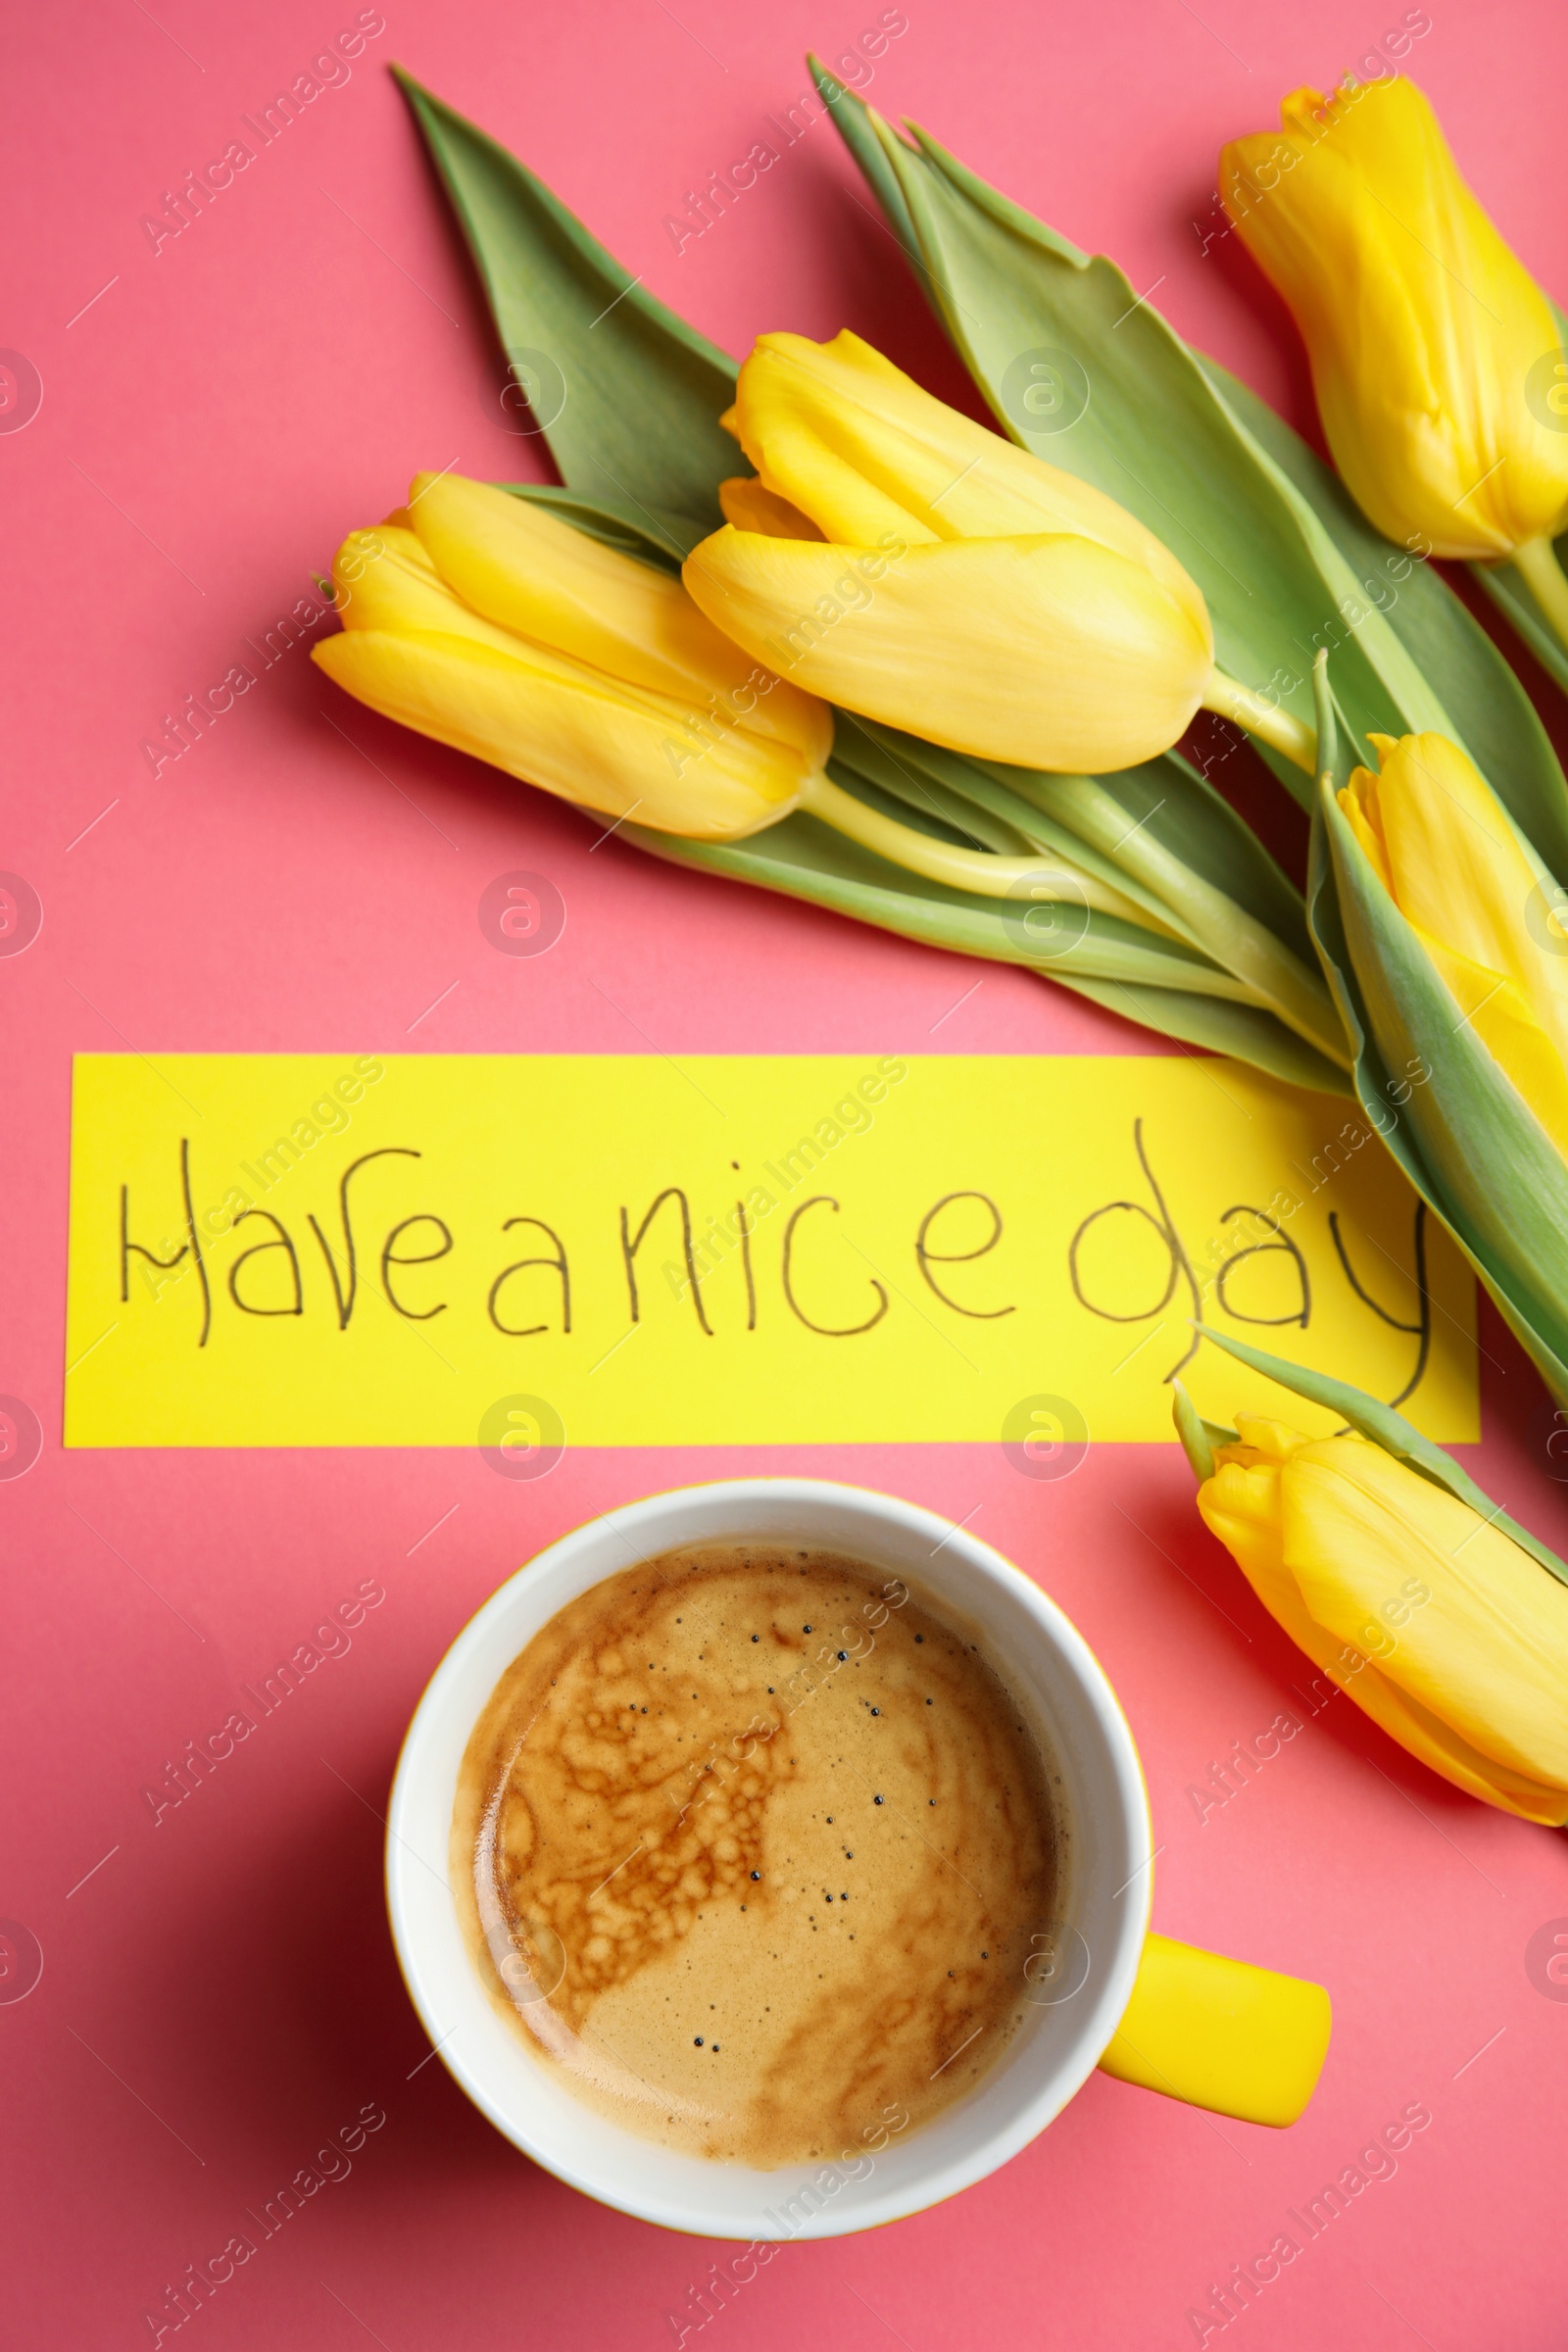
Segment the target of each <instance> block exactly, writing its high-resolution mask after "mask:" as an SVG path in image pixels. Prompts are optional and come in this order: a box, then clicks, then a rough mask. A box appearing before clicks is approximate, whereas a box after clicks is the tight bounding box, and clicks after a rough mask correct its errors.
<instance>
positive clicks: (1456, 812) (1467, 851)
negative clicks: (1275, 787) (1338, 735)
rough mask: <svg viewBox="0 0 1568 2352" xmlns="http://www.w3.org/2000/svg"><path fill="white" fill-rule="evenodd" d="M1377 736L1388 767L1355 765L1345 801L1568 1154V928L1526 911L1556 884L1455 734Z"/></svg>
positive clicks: (1474, 1019) (1452, 981) (1476, 1029)
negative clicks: (1566, 931)
mask: <svg viewBox="0 0 1568 2352" xmlns="http://www.w3.org/2000/svg"><path fill="white" fill-rule="evenodd" d="M1372 741H1373V743H1374V744H1375V745H1376V746H1377V751H1378V759H1379V764H1380V769H1381V772H1380V773H1379V774H1378V775H1375V776H1374V775H1373V774H1372V772H1371V770H1370V769H1369V768H1365V767H1358V768H1357V769H1356V770H1355V772H1354V774H1353V775H1352V776H1351V778H1350V781H1349V783H1348V786H1347V788H1346V789H1345V790H1344V791H1343V792H1342V793H1341V794H1340V796H1339V799H1340V807H1341V808H1342V809H1344V811H1345V814H1346V816H1347V818H1348V820H1349V824H1350V827H1351V830H1352V831H1353V832H1354V834H1355V837H1356V839H1357V840H1358V841H1359V843H1360V845H1361V847H1362V849H1363V850H1364V851H1365V852H1366V854H1367V857H1368V858H1369V859H1370V860H1371V862H1372V865H1373V867H1374V869H1375V871H1376V872H1377V874H1378V877H1379V879H1380V880H1381V881H1382V883H1383V886H1384V888H1385V889H1386V890H1387V891H1388V893H1389V895H1390V897H1391V898H1392V899H1393V901H1394V903H1395V905H1396V906H1397V907H1398V909H1399V911H1400V913H1401V914H1402V915H1404V917H1405V918H1406V920H1407V921H1408V922H1409V923H1410V924H1411V925H1412V926H1413V928H1414V930H1415V931H1416V933H1417V936H1418V937H1419V939H1420V941H1421V944H1422V946H1423V948H1424V949H1425V951H1426V953H1427V955H1428V956H1430V957H1431V959H1432V961H1433V963H1434V964H1435V965H1436V966H1437V969H1438V971H1439V973H1440V974H1441V975H1442V978H1443V980H1444V982H1445V984H1446V987H1447V989H1448V991H1449V993H1450V995H1451V996H1452V997H1453V999H1454V1002H1455V1004H1456V1005H1458V1006H1459V1008H1460V1011H1461V1013H1462V1015H1463V1016H1464V1025H1465V1026H1466V1027H1468V1028H1469V1029H1470V1030H1471V1031H1472V1032H1473V1033H1474V1035H1475V1036H1476V1037H1478V1038H1479V1039H1480V1041H1481V1043H1482V1044H1483V1045H1484V1046H1485V1047H1486V1048H1487V1050H1488V1052H1489V1053H1490V1054H1492V1055H1493V1057H1494V1059H1495V1060H1496V1061H1497V1062H1499V1063H1500V1064H1501V1066H1502V1068H1503V1070H1504V1071H1505V1072H1506V1074H1507V1076H1508V1077H1509V1078H1510V1079H1511V1080H1512V1082H1513V1084H1514V1086H1515V1087H1516V1088H1517V1090H1518V1092H1519V1093H1520V1094H1521V1095H1522V1096H1523V1097H1524V1100H1525V1102H1526V1103H1528V1104H1529V1106H1530V1108H1531V1109H1532V1110H1533V1111H1534V1113H1535V1115H1536V1117H1537V1118H1538V1119H1539V1120H1540V1122H1541V1124H1542V1126H1543V1127H1544V1128H1545V1130H1546V1132H1547V1134H1548V1135H1549V1136H1550V1137H1551V1139H1552V1141H1553V1142H1554V1144H1555V1145H1556V1147H1557V1149H1558V1151H1559V1152H1562V1154H1563V1156H1564V1158H1565V1159H1568V938H1564V937H1562V935H1561V934H1560V933H1554V931H1553V930H1552V929H1551V928H1550V927H1549V918H1548V917H1547V916H1546V915H1545V913H1544V912H1543V915H1542V919H1541V921H1540V923H1539V925H1538V926H1537V928H1538V929H1539V931H1540V933H1541V937H1539V938H1538V937H1537V936H1536V934H1535V932H1534V931H1533V930H1532V928H1531V926H1530V924H1529V923H1528V922H1527V919H1526V913H1527V909H1528V908H1529V907H1530V906H1531V903H1532V901H1533V900H1534V902H1535V903H1536V905H1537V906H1538V907H1542V908H1543V909H1544V908H1545V907H1547V906H1548V905H1549V904H1550V902H1551V901H1552V900H1553V899H1554V898H1555V896H1556V891H1555V885H1554V884H1553V883H1552V882H1551V878H1550V876H1549V875H1547V874H1546V873H1545V870H1544V867H1543V866H1542V865H1541V864H1540V862H1539V860H1537V859H1536V858H1534V856H1533V855H1532V854H1531V853H1529V852H1528V851H1527V849H1526V847H1525V845H1524V843H1523V841H1522V840H1521V837H1520V835H1519V834H1518V833H1517V832H1516V831H1515V830H1514V827H1513V826H1512V824H1511V823H1510V822H1509V820H1508V817H1507V815H1506V814H1505V813H1504V810H1503V809H1502V806H1501V803H1500V802H1499V801H1498V799H1497V797H1496V795H1495V793H1494V792H1493V790H1492V788H1491V786H1490V785H1488V784H1487V783H1486V782H1485V781H1484V780H1483V778H1482V777H1481V776H1480V774H1479V773H1478V772H1477V770H1476V768H1475V766H1474V765H1473V763H1472V762H1471V761H1470V760H1468V759H1467V758H1466V756H1465V754H1464V753H1463V752H1461V751H1459V750H1457V749H1456V748H1455V746H1454V745H1453V744H1451V743H1449V742H1448V741H1447V739H1446V737H1445V736H1442V735H1406V736H1403V737H1402V738H1401V739H1400V740H1399V741H1398V742H1395V741H1394V739H1393V738H1392V737H1390V736H1387V735H1374V736H1373V737H1372ZM1543 892H1544V895H1543ZM1553 948H1555V949H1556V951H1557V952H1556V953H1553V952H1552V950H1553Z"/></svg>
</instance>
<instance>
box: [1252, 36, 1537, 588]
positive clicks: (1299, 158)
mask: <svg viewBox="0 0 1568 2352" xmlns="http://www.w3.org/2000/svg"><path fill="white" fill-rule="evenodd" d="M1280 112H1281V119H1282V123H1283V132H1282V135H1281V136H1279V137H1275V136H1274V135H1273V134H1272V133H1271V132H1267V131H1265V132H1260V133H1259V134H1258V135H1257V136H1255V137H1251V138H1245V139H1237V140H1234V141H1233V142H1232V144H1231V145H1230V146H1228V147H1227V148H1226V149H1225V150H1224V152H1223V154H1222V156H1221V158H1220V194H1221V197H1222V199H1223V201H1224V204H1225V207H1226V210H1227V212H1228V213H1229V214H1230V216H1231V219H1232V220H1233V221H1234V222H1235V224H1236V226H1237V228H1238V230H1239V231H1240V234H1241V237H1242V240H1243V242H1244V244H1246V246H1247V247H1248V249H1249V251H1250V253H1251V254H1252V255H1253V256H1254V258H1255V259H1256V260H1257V262H1258V263H1259V265H1260V266H1261V268H1262V270H1264V272H1265V274H1266V275H1267V276H1268V277H1269V278H1270V279H1271V280H1272V281H1273V283H1274V285H1275V286H1276V287H1277V288H1278V289H1279V291H1280V293H1281V294H1282V295H1283V296H1284V298H1285V300H1286V302H1287V303H1288V304H1289V305H1290V307H1291V309H1292V311H1293V312H1294V313H1295V316H1296V321H1297V324H1298V325H1299V328H1300V330H1301V334H1302V337H1303V339H1304V341H1305V343H1306V348H1307V355H1308V357H1309V359H1310V361H1311V365H1312V380H1313V384H1314V386H1315V388H1316V392H1317V403H1318V409H1319V412H1320V414H1321V416H1322V419H1323V430H1324V433H1325V435H1326V437H1327V439H1328V444H1329V447H1330V449H1331V450H1332V451H1333V453H1334V458H1335V462H1336V464H1337V465H1338V466H1339V468H1340V471H1341V472H1342V473H1343V474H1344V476H1345V479H1346V481H1347V482H1348V485H1349V487H1350V490H1351V491H1352V493H1353V494H1354V496H1355V498H1356V500H1357V502H1358V503H1359V505H1360V506H1361V507H1362V508H1363V510H1364V511H1365V513H1366V514H1367V515H1369V516H1370V517H1371V519H1372V521H1373V522H1375V523H1376V524H1377V526H1378V528H1379V530H1381V531H1384V532H1386V533H1387V535H1388V536H1389V537H1390V538H1391V539H1395V540H1397V541H1399V542H1400V543H1401V544H1402V545H1404V546H1406V547H1411V548H1419V549H1420V551H1421V553H1423V554H1428V553H1430V554H1436V555H1439V556H1453V557H1470V558H1475V559H1481V560H1483V561H1489V562H1495V561H1498V560H1500V559H1504V558H1509V557H1512V558H1513V559H1515V560H1516V561H1517V562H1518V563H1519V564H1520V566H1521V568H1522V569H1523V570H1524V571H1525V572H1526V576H1527V578H1529V579H1530V582H1531V585H1532V587H1535V586H1536V575H1537V574H1538V573H1541V572H1542V571H1543V567H1544V570H1545V572H1546V573H1549V574H1550V575H1551V579H1552V580H1553V581H1554V583H1555V586H1554V587H1551V588H1550V591H1549V592H1550V594H1551V595H1552V597H1553V598H1554V599H1555V600H1559V601H1561V600H1565V599H1568V588H1565V586H1564V583H1563V579H1562V574H1561V572H1560V571H1558V570H1557V567H1556V564H1555V562H1554V560H1553V559H1552V556H1551V550H1550V541H1551V538H1552V535H1553V534H1554V533H1555V532H1556V531H1558V530H1560V529H1561V528H1562V527H1563V522H1564V519H1565V516H1568V414H1561V413H1559V412H1560V406H1561V403H1562V402H1563V399H1564V393H1563V390H1562V387H1561V384H1560V382H1559V378H1558V374H1555V373H1554V372H1553V369H1554V366H1555V363H1556V360H1557V356H1558V345H1559V344H1560V342H1561V340H1562V337H1561V334H1560V331H1559V328H1558V325H1557V321H1556V319H1555V317H1554V315H1553V312H1552V308H1551V305H1550V304H1549V302H1548V301H1547V300H1546V297H1545V295H1544V293H1543V292H1542V291H1541V288H1540V287H1539V286H1538V285H1537V284H1536V283H1535V281H1534V279H1533V278H1532V277H1531V276H1530V274H1529V272H1528V271H1527V270H1525V269H1524V267H1523V265H1522V264H1521V263H1520V262H1519V261H1518V260H1517V258H1516V257H1515V256H1514V254H1512V253H1511V252H1510V251H1509V249H1508V247H1507V246H1506V245H1505V244H1504V243H1503V241H1502V239H1501V237H1500V236H1499V235H1498V234H1497V231H1496V230H1495V227H1494V226H1493V224H1492V222H1491V221H1489V220H1488V218H1487V216H1486V214H1485V213H1484V212H1483V211H1482V209H1481V207H1480V205H1479V204H1478V203H1477V202H1476V199H1475V197H1474V196H1473V195H1472V194H1471V192H1470V190H1469V189H1468V188H1467V187H1466V185H1465V183H1464V181H1463V180H1462V179H1461V177H1460V176H1459V172H1458V170H1457V168H1456V166H1455V164H1454V160H1453V157H1452V155H1451V154H1450V152H1449V150H1448V146H1447V142H1446V139H1445V138H1444V136H1443V132H1442V130H1441V129H1440V127H1439V125H1438V122H1437V118H1436V116H1435V115H1434V114H1433V112H1432V108H1431V106H1430V105H1429V103H1428V102H1427V100H1426V99H1425V98H1424V97H1423V96H1422V94H1421V92H1420V91H1419V90H1418V89H1417V88H1416V87H1415V86H1414V84H1413V83H1412V82H1409V81H1405V80H1403V79H1402V78H1401V79H1399V80H1395V81H1379V82H1372V83H1368V84H1366V85H1364V86H1357V85H1356V84H1354V83H1348V84H1347V85H1346V86H1345V87H1343V88H1342V89H1341V90H1339V91H1337V92H1336V93H1335V95H1334V96H1333V97H1332V98H1325V97H1324V96H1322V94H1321V93H1320V92H1318V91H1317V90H1311V89H1301V90H1297V91H1296V92H1295V93H1294V94H1293V95H1292V96H1291V97H1289V98H1287V99H1286V100H1285V101H1284V103H1283V105H1282V107H1281V110H1280ZM1560 372H1561V374H1562V376H1563V378H1564V379H1565V380H1568V369H1564V370H1562V371H1560ZM1554 394H1555V399H1554V398H1553V395H1554ZM1548 585H1549V584H1548ZM1538 594H1540V591H1539V590H1538ZM1542 602H1543V603H1545V602H1546V597H1545V596H1542ZM1559 625H1560V624H1559Z"/></svg>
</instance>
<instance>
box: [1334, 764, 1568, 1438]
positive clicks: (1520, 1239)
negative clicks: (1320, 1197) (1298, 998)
mask: <svg viewBox="0 0 1568 2352" xmlns="http://www.w3.org/2000/svg"><path fill="white" fill-rule="evenodd" d="M1307 912H1308V917H1309V919H1310V921H1311V925H1312V935H1313V938H1314V939H1315V941H1316V942H1317V947H1318V953H1319V955H1320V956H1321V957H1322V959H1323V965H1324V969H1325V970H1326V971H1327V973H1328V975H1329V981H1330V985H1331V987H1332V988H1333V990H1334V994H1335V998H1336V1001H1337V1002H1338V1005H1339V1007H1340V1012H1341V1015H1342V1017H1343V1018H1344V1021H1345V1025H1346V1028H1347V1030H1348V1033H1349V1035H1350V1038H1351V1040H1352V1043H1353V1045H1354V1047H1355V1051H1356V1060H1355V1089H1356V1094H1357V1096H1358V1098H1359V1100H1360V1103H1361V1106H1362V1108H1363V1110H1364V1111H1365V1113H1366V1115H1367V1117H1368V1119H1369V1120H1370V1122H1371V1124H1372V1126H1373V1128H1374V1129H1375V1130H1376V1131H1377V1133H1378V1134H1379V1136H1380V1137H1381V1138H1382V1141H1383V1143H1384V1145H1385V1147H1386V1148H1387V1150H1388V1151H1389V1152H1392V1153H1393V1155H1394V1157H1395V1158H1396V1159H1397V1161H1398V1163H1399V1165H1400V1167H1401V1168H1402V1169H1403V1171H1404V1173H1405V1175H1406V1176H1407V1177H1408V1178H1409V1180H1410V1182H1411V1184H1412V1185H1413V1186H1414V1187H1415V1189H1416V1191H1417V1192H1418V1193H1419V1194H1420V1195H1421V1197H1422V1199H1423V1200H1424V1201H1426V1202H1427V1204H1428V1206H1429V1207H1430V1208H1431V1209H1433V1210H1434V1212H1435V1213H1436V1214H1437V1215H1438V1216H1439V1217H1441V1218H1442V1220H1443V1222H1444V1223H1445V1224H1446V1226H1447V1228H1448V1231H1449V1232H1450V1233H1451V1234H1452V1235H1453V1238H1454V1240H1455V1241H1456V1242H1457V1243H1458V1245H1459V1247H1460V1249H1461V1250H1463V1252H1464V1254H1465V1256H1466V1257H1467V1258H1468V1259H1469V1261H1470V1263H1471V1265H1472V1266H1473V1267H1474V1269H1475V1271H1476V1272H1477V1273H1478V1274H1479V1275H1480V1277H1481V1279H1482V1281H1483V1282H1484V1283H1485V1284H1486V1286H1487V1288H1488V1290H1489V1291H1490V1292H1491V1293H1492V1296H1493V1298H1494V1299H1495V1300H1496V1302H1497V1305H1498V1307H1499V1309H1500V1310H1501V1312H1502V1315H1503V1317H1504V1319H1505V1321H1506V1322H1507V1323H1508V1325H1509V1327H1510V1328H1511V1329H1512V1331H1513V1332H1514V1333H1515V1335H1516V1337H1517V1338H1518V1339H1519V1341H1520V1343H1521V1345H1522V1346H1523V1347H1524V1348H1526V1350H1527V1351H1528V1353H1529V1354H1530V1355H1531V1356H1532V1357H1533V1358H1534V1360H1535V1363H1536V1365H1537V1367H1538V1369H1539V1370H1540V1372H1541V1374H1542V1376H1543V1378H1544V1380H1545V1382H1546V1385H1547V1387H1548V1388H1549V1389H1550V1390H1551V1391H1552V1393H1553V1395H1554V1396H1555V1397H1557V1398H1558V1399H1559V1400H1560V1401H1564V1402H1568V1168H1565V1167H1564V1165H1563V1161H1562V1158H1561V1156H1560V1154H1559V1153H1558V1152H1557V1151H1556V1150H1555V1148H1554V1146H1553V1145H1552V1143H1551V1140H1550V1138H1549V1137H1548V1136H1547V1135H1546V1134H1545V1132H1544V1129H1543V1128H1542V1126H1541V1124H1540V1122H1539V1121H1538V1120H1537V1119H1536V1117H1535V1116H1534V1114H1533V1113H1532V1111H1531V1110H1530V1108H1529V1106H1528V1104H1527V1103H1525V1101H1524V1099H1523V1097H1522V1096H1521V1095H1520V1094H1519V1093H1518V1091H1517V1089H1516V1088H1515V1087H1514V1086H1513V1085H1512V1084H1511V1082H1510V1081H1509V1079H1508V1078H1507V1077H1506V1075H1505V1074H1504V1072H1503V1070H1502V1068H1501V1065H1500V1064H1499V1063H1498V1062H1497V1061H1496V1060H1495V1058H1494V1056H1493V1055H1492V1054H1490V1053H1489V1052H1488V1050H1487V1049H1486V1047H1485V1046H1483V1045H1482V1043H1481V1041H1480V1040H1479V1038H1477V1036H1476V1034H1475V1031H1474V1029H1473V1027H1471V1026H1470V1025H1469V1024H1467V1023H1466V1022H1465V1020H1464V1018H1463V1015H1462V1014H1461V1013H1460V1010H1459V1008H1458V1006H1457V1005H1455V1003H1454V1000H1453V998H1452V997H1451V996H1450V995H1449V993H1448V991H1447V989H1446V987H1445V986H1444V983H1443V981H1442V980H1441V979H1440V978H1439V976H1438V973H1437V971H1436V969H1435V968H1434V966H1433V964H1432V962H1431V960H1430V958H1429V957H1428V956H1427V955H1426V952H1425V950H1424V949H1423V948H1422V946H1421V944H1420V941H1419V940H1418V938H1417V937H1416V934H1415V932H1414V931H1413V930H1412V929H1411V926H1410V924H1409V923H1408V922H1407V921H1406V919H1405V917H1404V916H1403V915H1402V914H1401V913H1400V912H1399V910H1398V908H1397V907H1396V906H1395V905H1394V902H1393V901H1392V899H1391V898H1390V897H1389V894H1388V892H1387V891H1386V890H1385V889H1384V887H1383V884H1382V882H1381V881H1380V880H1379V878H1378V876H1377V874H1376V873H1375V872H1374V871H1373V869H1372V866H1371V863H1370V861H1369V860H1368V858H1367V857H1366V855H1365V853H1364V851H1363V850H1362V849H1361V847H1360V844H1359V843H1358V842H1357V841H1356V839H1355V836H1354V834H1353V833H1352V832H1351V830H1350V827H1349V825H1348V822H1347V820H1346V818H1345V816H1344V814H1343V812H1342V810H1341V809H1340V808H1339V805H1338V803H1337V801H1336V800H1335V798H1334V789H1333V782H1332V779H1331V780H1330V781H1329V782H1327V783H1325V785H1324V786H1323V789H1322V797H1321V803H1320V807H1319V810H1318V812H1317V816H1316V818H1315V821H1314V837H1313V848H1312V873H1311V877H1310V880H1309V883H1308V889H1307Z"/></svg>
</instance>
